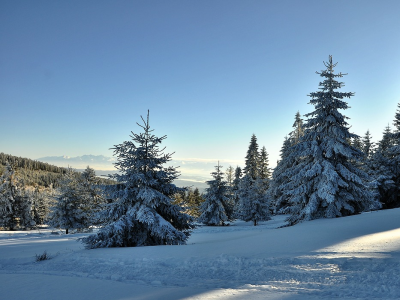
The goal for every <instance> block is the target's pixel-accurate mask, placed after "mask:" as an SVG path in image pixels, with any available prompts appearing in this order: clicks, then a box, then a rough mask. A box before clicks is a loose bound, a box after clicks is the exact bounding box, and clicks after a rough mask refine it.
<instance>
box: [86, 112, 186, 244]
mask: <svg viewBox="0 0 400 300" xmlns="http://www.w3.org/2000/svg"><path fill="white" fill-rule="evenodd" d="M142 121H143V125H140V124H138V125H139V126H140V127H141V128H142V129H143V132H142V133H139V134H136V133H133V132H132V135H131V139H132V140H130V141H125V142H123V143H122V144H119V145H116V146H114V148H113V149H114V155H116V156H117V162H116V163H115V167H116V168H117V169H118V170H119V173H117V174H115V175H112V178H114V179H115V180H116V181H117V182H118V184H117V185H115V186H113V187H112V188H113V193H112V196H113V202H112V203H110V204H109V205H108V207H107V208H106V210H105V211H104V215H103V217H104V219H105V220H106V224H105V226H104V227H103V228H101V229H100V231H99V232H98V233H97V234H95V235H91V236H88V237H87V238H84V239H83V242H84V243H85V244H86V247H87V248H102V247H136V246H153V245H179V244H185V243H186V240H187V239H188V238H189V235H190V232H191V230H192V229H193V227H194V226H193V223H192V217H190V216H188V215H187V214H185V213H183V208H182V207H181V206H179V205H175V204H173V203H172V202H173V196H174V194H177V193H179V192H180V191H182V190H183V189H182V188H178V187H176V186H175V185H174V184H173V181H174V180H175V179H176V178H177V177H178V176H179V173H178V171H177V170H176V168H174V167H164V165H165V164H166V163H167V162H168V161H170V160H171V154H164V152H163V151H164V149H160V148H159V145H160V144H161V143H162V141H163V140H164V139H165V138H166V136H163V137H156V136H155V135H153V134H152V131H153V130H151V129H150V124H149V114H147V120H144V119H143V118H142Z"/></svg>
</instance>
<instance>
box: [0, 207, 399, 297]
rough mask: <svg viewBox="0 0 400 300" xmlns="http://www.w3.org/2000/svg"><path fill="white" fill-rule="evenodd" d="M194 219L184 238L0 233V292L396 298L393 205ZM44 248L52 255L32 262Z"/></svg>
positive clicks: (396, 213)
mask: <svg viewBox="0 0 400 300" xmlns="http://www.w3.org/2000/svg"><path fill="white" fill-rule="evenodd" d="M283 224H284V217H283V216H277V217H275V218H274V219H273V220H271V221H268V222H264V223H262V224H261V225H260V226H257V227H254V226H251V224H250V223H243V222H236V223H234V224H233V225H232V226H226V227H200V228H198V229H196V230H195V231H194V232H193V234H192V236H191V238H190V239H189V241H188V245H186V246H157V247H139V248H107V249H95V250H85V249H84V247H83V245H82V244H81V243H80V242H77V241H76V240H77V239H78V238H79V237H82V236H85V235H84V234H73V235H54V234H51V231H50V230H43V231H40V232H38V231H30V232H25V231H20V232H9V231H3V232H0V298H1V299H7V300H13V299H30V300H43V299H61V300H62V299H68V300H69V299H73V300H79V299H96V300H122V299H124V300H126V299H138V300H139V299H143V300H144V299H146V300H150V299H163V300H165V299H166V300H168V299H191V300H194V299H235V300H236V299H246V300H247V299H287V300H292V299H339V298H340V299H400V209H392V210H386V211H378V212H371V213H364V214H361V215H357V216H352V217H346V218H338V219H323V220H315V221H311V222H304V223H301V224H298V225H296V226H293V227H284V228H278V227H279V226H281V225H283ZM44 251H47V253H49V254H50V255H51V256H52V258H51V259H50V260H45V261H41V262H36V261H35V255H36V254H42V253H43V252H44Z"/></svg>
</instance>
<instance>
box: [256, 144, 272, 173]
mask: <svg viewBox="0 0 400 300" xmlns="http://www.w3.org/2000/svg"><path fill="white" fill-rule="evenodd" d="M258 173H259V178H261V179H267V180H269V179H270V177H271V169H270V168H269V160H268V153H267V149H265V147H262V148H261V152H260V162H259V171H258Z"/></svg>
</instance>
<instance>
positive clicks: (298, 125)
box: [290, 112, 304, 144]
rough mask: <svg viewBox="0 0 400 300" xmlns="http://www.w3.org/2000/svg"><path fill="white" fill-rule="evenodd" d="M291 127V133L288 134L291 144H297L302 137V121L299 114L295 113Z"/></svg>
mask: <svg viewBox="0 0 400 300" xmlns="http://www.w3.org/2000/svg"><path fill="white" fill-rule="evenodd" d="M292 127H293V131H292V132H291V133H290V138H291V140H292V143H293V144H298V143H299V142H300V139H301V137H302V136H303V135H304V128H303V119H302V118H301V115H300V112H297V113H296V115H295V120H294V123H293V126H292Z"/></svg>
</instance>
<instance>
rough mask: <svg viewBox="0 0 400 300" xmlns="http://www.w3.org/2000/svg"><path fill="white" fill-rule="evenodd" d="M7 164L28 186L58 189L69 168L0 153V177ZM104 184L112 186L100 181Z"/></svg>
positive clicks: (102, 180)
mask: <svg viewBox="0 0 400 300" xmlns="http://www.w3.org/2000/svg"><path fill="white" fill-rule="evenodd" d="M7 162H8V163H9V164H10V165H11V166H12V167H13V168H14V169H15V170H16V173H17V175H18V177H19V178H20V179H21V180H22V181H23V182H24V184H25V185H27V186H40V187H46V188H48V187H53V188H57V187H58V182H59V180H60V179H61V177H62V176H63V175H64V174H66V173H67V170H68V169H67V168H63V167H57V166H54V165H50V164H48V163H44V162H40V161H37V160H33V159H29V158H24V157H18V156H13V155H10V154H4V153H3V152H1V153H0V176H1V175H2V174H3V172H4V166H6V165H7ZM100 181H101V183H102V184H111V183H113V181H112V180H109V179H104V178H101V179H100Z"/></svg>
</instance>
